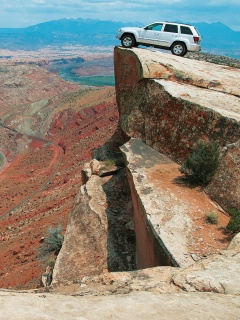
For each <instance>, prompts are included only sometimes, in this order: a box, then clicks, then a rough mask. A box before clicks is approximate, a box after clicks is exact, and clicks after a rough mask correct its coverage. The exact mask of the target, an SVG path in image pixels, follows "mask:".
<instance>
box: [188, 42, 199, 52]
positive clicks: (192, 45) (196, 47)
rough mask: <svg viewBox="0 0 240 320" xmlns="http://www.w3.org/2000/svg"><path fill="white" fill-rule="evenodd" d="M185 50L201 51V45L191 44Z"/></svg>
mask: <svg viewBox="0 0 240 320" xmlns="http://www.w3.org/2000/svg"><path fill="white" fill-rule="evenodd" d="M187 50H188V51H195V52H198V51H201V46H200V45H199V44H191V45H190V46H189V48H187Z"/></svg>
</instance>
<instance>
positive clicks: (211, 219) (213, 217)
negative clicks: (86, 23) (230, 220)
mask: <svg viewBox="0 0 240 320" xmlns="http://www.w3.org/2000/svg"><path fill="white" fill-rule="evenodd" d="M205 221H206V222H207V223H210V224H218V216H217V214H216V213H215V212H214V211H211V212H209V213H208V214H206V217H205Z"/></svg>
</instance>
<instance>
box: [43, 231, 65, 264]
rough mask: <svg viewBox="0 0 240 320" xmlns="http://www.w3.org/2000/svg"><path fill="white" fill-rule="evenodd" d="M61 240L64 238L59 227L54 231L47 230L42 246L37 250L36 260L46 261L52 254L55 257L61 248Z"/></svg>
mask: <svg viewBox="0 0 240 320" xmlns="http://www.w3.org/2000/svg"><path fill="white" fill-rule="evenodd" d="M63 240H64V236H63V234H62V227H61V226H60V225H59V226H58V227H57V228H56V229H54V228H49V229H48V230H47V232H46V236H45V238H44V242H43V244H42V246H41V247H40V248H38V258H39V259H40V260H46V259H47V258H48V257H49V256H50V254H52V253H53V254H54V255H55V256H57V255H58V253H59V251H60V249H61V247H62V244H63Z"/></svg>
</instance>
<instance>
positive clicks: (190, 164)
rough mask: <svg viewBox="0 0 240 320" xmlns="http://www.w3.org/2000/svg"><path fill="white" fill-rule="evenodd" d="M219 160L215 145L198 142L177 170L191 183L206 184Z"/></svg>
mask: <svg viewBox="0 0 240 320" xmlns="http://www.w3.org/2000/svg"><path fill="white" fill-rule="evenodd" d="M219 159H220V151H219V146H218V144H217V143H215V142H211V141H210V142H203V141H200V142H198V143H197V145H196V147H195V148H194V149H193V151H192V153H191V154H190V155H189V156H188V157H187V159H186V161H185V162H184V163H183V164H182V166H181V167H180V169H179V170H180V172H181V173H183V174H185V176H186V177H187V178H188V179H190V180H191V181H193V182H198V183H200V184H206V183H208V182H210V180H211V178H212V177H213V175H214V173H215V171H216V169H217V167H218V165H219Z"/></svg>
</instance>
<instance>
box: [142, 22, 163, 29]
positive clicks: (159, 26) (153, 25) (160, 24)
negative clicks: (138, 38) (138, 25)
mask: <svg viewBox="0 0 240 320" xmlns="http://www.w3.org/2000/svg"><path fill="white" fill-rule="evenodd" d="M162 26H163V25H162V23H155V24H151V25H150V26H148V27H147V29H146V30H154V31H161V30H162Z"/></svg>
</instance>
